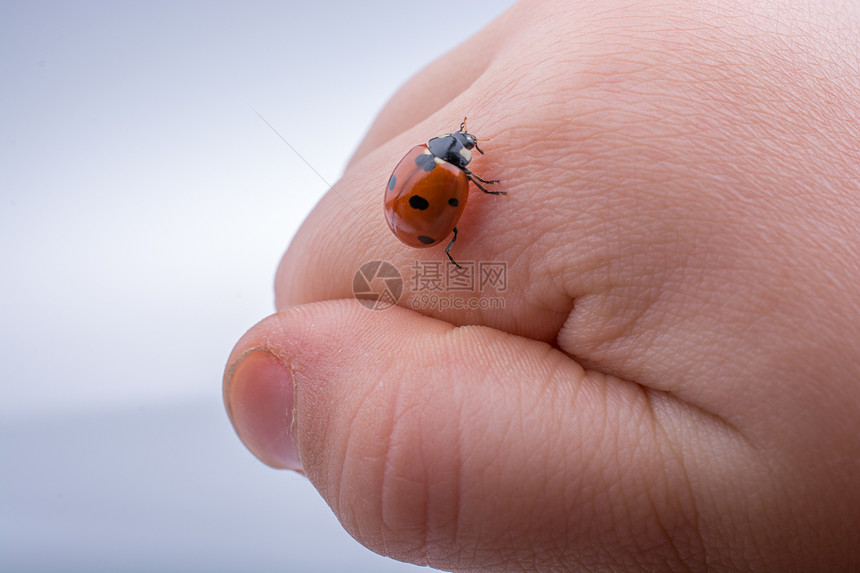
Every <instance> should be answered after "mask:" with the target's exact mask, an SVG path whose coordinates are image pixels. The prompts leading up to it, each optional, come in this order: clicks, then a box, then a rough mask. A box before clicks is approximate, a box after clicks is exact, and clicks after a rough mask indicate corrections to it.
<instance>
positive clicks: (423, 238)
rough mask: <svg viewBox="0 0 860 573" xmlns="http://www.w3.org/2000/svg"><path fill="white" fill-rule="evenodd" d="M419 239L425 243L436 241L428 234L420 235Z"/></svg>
mask: <svg viewBox="0 0 860 573" xmlns="http://www.w3.org/2000/svg"><path fill="white" fill-rule="evenodd" d="M418 240H419V241H421V242H422V243H424V244H425V245H429V244H432V243H435V242H436V241H434V240H433V239H432V238H431V237H428V236H427V235H418Z"/></svg>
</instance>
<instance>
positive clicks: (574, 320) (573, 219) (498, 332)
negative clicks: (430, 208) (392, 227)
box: [225, 0, 860, 571]
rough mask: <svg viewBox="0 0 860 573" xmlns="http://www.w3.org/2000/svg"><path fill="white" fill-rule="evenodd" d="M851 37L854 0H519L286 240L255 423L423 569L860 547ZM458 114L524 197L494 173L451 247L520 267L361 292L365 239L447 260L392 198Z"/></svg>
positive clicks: (275, 450) (239, 383)
mask: <svg viewBox="0 0 860 573" xmlns="http://www.w3.org/2000/svg"><path fill="white" fill-rule="evenodd" d="M858 50H860V6H858V4H857V3H856V2H851V3H848V2H843V3H840V2H829V1H827V2H809V3H799V2H777V1H762V2H749V1H747V2H735V1H721V2H717V1H704V0H703V1H695V2H689V1H683V2H681V1H670V0H662V1H651V2H648V1H642V2H606V1H586V2H566V1H540V2H539V1H524V2H520V3H519V4H517V5H515V6H514V7H513V8H512V9H511V10H509V11H508V12H506V13H505V14H503V15H502V16H501V17H500V18H499V19H498V20H496V21H495V22H493V23H492V24H491V25H490V26H488V27H487V28H486V29H484V30H483V31H481V32H480V33H478V34H477V35H476V36H475V37H473V38H471V39H469V40H468V41H467V42H465V43H464V44H463V45H462V46H460V47H459V48H457V49H456V50H455V51H454V52H452V53H450V54H448V55H446V56H444V57H443V58H441V59H440V60H439V61H437V62H435V63H434V64H432V65H430V66H429V67H428V68H427V69H425V70H423V71H422V72H421V73H419V74H418V75H417V76H416V77H415V78H413V79H412V80H411V81H410V82H409V83H408V84H407V85H406V86H404V87H403V88H402V89H401V90H400V92H398V93H397V94H396V95H395V96H394V97H393V99H392V100H391V101H390V102H389V104H388V105H387V107H386V108H385V109H384V111H383V112H382V113H381V114H380V116H379V118H378V119H377V121H376V123H375V124H374V125H373V126H372V128H371V129H370V131H369V133H368V135H367V137H366V139H365V140H364V141H363V143H362V144H361V145H360V146H359V148H358V150H357V152H356V154H355V156H354V157H353V158H352V160H351V161H350V162H349V166H348V168H347V170H346V172H345V174H344V176H343V178H342V179H341V180H340V181H339V182H338V183H337V184H336V185H335V187H334V189H333V190H332V191H330V192H329V193H328V194H327V195H326V196H325V197H324V198H323V199H322V201H321V202H320V203H319V205H317V207H316V208H315V209H314V211H313V212H312V213H311V215H310V216H309V217H308V219H307V221H306V222H305V224H304V225H303V227H302V229H301V231H300V232H299V234H298V235H297V236H296V238H295V240H294V241H293V242H292V244H291V245H290V246H289V249H288V250H287V252H286V254H285V256H284V258H283V260H282V261H281V265H280V268H279V270H278V275H277V282H276V303H277V309H278V312H277V313H275V314H273V315H271V316H269V317H268V318H265V319H263V320H262V321H261V322H260V323H258V324H257V325H255V326H254V327H253V328H251V330H250V331H248V333H247V334H245V336H243V337H242V339H241V340H240V341H239V342H238V343H237V345H236V348H235V349H234V351H233V353H232V355H231V356H230V358H229V362H228V369H227V374H226V376H225V398H226V401H227V405H228V411H229V413H230V416H231V419H232V420H233V423H234V425H235V426H236V429H237V432H238V434H239V436H240V437H241V438H242V440H243V441H244V442H245V444H246V445H247V446H248V447H249V449H250V450H251V451H252V452H253V453H254V454H255V455H256V456H257V457H259V458H260V459H261V460H262V461H264V462H265V463H267V464H269V465H271V466H274V467H281V468H290V469H296V470H300V471H302V472H303V473H304V475H305V476H307V478H308V479H310V480H311V482H312V483H313V484H314V486H316V488H317V489H318V490H319V492H320V494H321V495H322V496H323V497H324V498H325V500H326V501H327V502H328V504H329V505H330V506H331V507H332V509H333V511H334V513H335V514H336V515H337V517H338V518H339V519H340V521H341V523H342V524H343V526H344V527H345V528H346V530H347V531H349V533H350V534H351V535H353V536H354V537H355V538H356V539H357V540H358V541H359V542H361V543H363V544H365V545H366V546H368V547H370V548H371V549H373V550H374V551H377V552H379V553H382V554H384V555H389V556H391V557H394V558H396V559H401V560H405V561H410V562H413V563H419V564H429V565H432V566H434V567H438V568H441V569H448V570H457V571H468V570H535V569H537V570H574V571H579V570H581V571H608V570H612V571H619V570H625V571H626V570H630V571H636V570H648V571H658V570H671V571H674V570H695V571H700V570H705V569H713V570H750V569H755V570H772V571H787V570H798V571H799V570H804V571H812V570H819V571H837V570H851V569H855V570H856V569H857V568H858V567H860V534H858V531H860V479H858V476H860V111H858V110H860V63H858ZM467 114H468V115H469V131H470V132H471V133H474V134H475V135H477V136H478V138H479V141H480V144H481V147H482V149H484V151H485V152H486V155H484V156H480V155H476V157H475V159H474V161H473V162H472V164H470V168H471V169H472V170H473V171H475V173H477V174H479V175H481V176H482V177H485V178H492V179H495V178H498V179H500V180H501V183H500V184H499V185H498V186H497V188H498V189H503V190H505V191H507V192H508V194H509V195H508V196H507V197H499V196H490V195H484V194H483V193H481V192H480V191H478V190H476V189H474V188H473V190H472V194H471V196H470V200H469V204H468V206H467V208H466V211H465V213H464V215H463V218H462V219H461V220H460V223H459V225H458V227H459V230H460V236H459V238H458V241H457V243H456V244H455V246H454V248H453V249H452V254H453V255H454V256H455V257H456V258H457V259H458V260H459V261H470V260H484V261H504V262H505V263H506V264H507V265H508V289H507V291H506V292H504V293H503V294H502V296H503V297H504V307H503V308H495V309H487V310H454V309H447V310H444V311H439V310H437V309H433V308H425V309H419V310H417V311H416V310H413V308H412V306H411V304H410V302H411V297H413V296H414V295H413V293H411V292H409V291H408V290H407V292H406V293H405V296H404V297H403V299H401V300H400V302H399V303H398V306H397V307H395V308H391V309H388V310H384V311H370V310H367V309H365V308H364V307H363V306H361V305H360V304H359V303H358V302H357V301H356V300H355V299H354V298H353V297H352V290H351V288H352V279H353V275H354V273H355V272H356V270H357V269H358V268H359V267H361V265H362V264H364V263H365V262H367V261H370V260H387V261H389V262H391V263H392V264H394V265H395V266H396V267H397V268H398V269H400V270H401V272H402V273H403V274H404V276H405V278H407V280H408V278H409V276H408V275H409V272H410V271H409V269H410V268H411V267H412V266H413V265H414V263H415V261H416V260H421V261H428V260H439V261H443V262H444V264H446V265H447V264H449V263H448V262H447V259H446V257H445V255H444V252H443V248H444V244H443V245H442V246H439V247H434V248H431V249H422V250H416V249H412V248H410V247H407V246H406V245H404V244H402V243H400V242H399V241H398V240H397V239H396V238H395V237H394V236H393V235H392V234H391V232H390V231H389V230H388V228H387V226H386V223H385V219H384V217H383V214H382V194H383V190H384V187H385V184H386V182H387V181H388V177H389V175H390V173H391V170H392V168H393V166H394V165H396V164H397V162H398V161H399V159H400V158H401V157H402V156H403V155H404V153H405V152H406V151H408V150H409V149H410V148H411V147H412V146H413V145H415V144H417V143H423V142H426V140H427V139H429V138H430V137H433V136H436V135H439V134H441V133H445V132H449V131H452V130H455V129H456V128H457V126H458V124H459V122H460V121H461V120H462V118H463V116H464V115H467ZM485 138H491V139H490V140H489V141H487V140H486V139H485ZM300 191H301V190H296V192H300ZM240 358H241V360H240Z"/></svg>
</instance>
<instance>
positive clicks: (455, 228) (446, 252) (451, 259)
mask: <svg viewBox="0 0 860 573" xmlns="http://www.w3.org/2000/svg"><path fill="white" fill-rule="evenodd" d="M456 240H457V227H454V237H453V238H452V239H451V242H450V243H448V246H447V247H445V254H446V255H448V259H449V260H450V261H451V262H452V263H454V266H455V267H457V268H458V269H462V268H463V267H461V266H460V264H459V263H458V262H457V261H455V260H454V257H452V256H451V253H449V252H448V251H450V250H451V247H453V246H454V241H456Z"/></svg>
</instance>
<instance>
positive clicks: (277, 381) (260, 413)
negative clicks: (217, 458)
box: [224, 348, 302, 471]
mask: <svg viewBox="0 0 860 573" xmlns="http://www.w3.org/2000/svg"><path fill="white" fill-rule="evenodd" d="M224 403H225V405H226V407H227V415H228V416H230V421H231V422H232V423H233V428H235V429H236V433H237V434H239V438H240V439H241V440H242V442H243V443H244V444H245V446H246V447H247V448H248V449H249V450H251V453H252V454H254V455H255V456H257V457H258V458H259V459H260V460H261V461H262V462H263V463H265V464H268V465H270V466H272V467H275V468H284V469H290V470H297V471H301V470H302V462H301V461H300V460H299V452H298V449H297V448H296V442H295V439H294V437H293V429H292V426H293V376H292V373H291V372H290V370H289V368H288V367H287V366H286V365H284V364H283V363H282V362H281V361H280V360H278V358H277V357H276V356H275V355H274V354H272V353H271V352H269V351H268V350H266V349H264V348H252V349H250V350H247V351H245V352H244V353H243V354H242V355H241V356H239V358H237V359H236V361H235V362H233V364H231V365H230V367H229V368H228V369H227V372H226V374H225V375H224Z"/></svg>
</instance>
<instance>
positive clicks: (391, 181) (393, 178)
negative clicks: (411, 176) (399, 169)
mask: <svg viewBox="0 0 860 573" xmlns="http://www.w3.org/2000/svg"><path fill="white" fill-rule="evenodd" d="M395 185H397V177H396V176H395V175H394V173H392V174H391V179H389V180H388V190H389V191H391V190H392V189H394V186H395Z"/></svg>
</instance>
